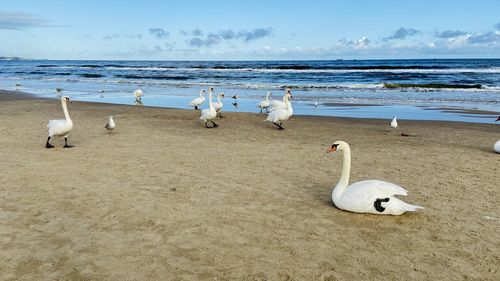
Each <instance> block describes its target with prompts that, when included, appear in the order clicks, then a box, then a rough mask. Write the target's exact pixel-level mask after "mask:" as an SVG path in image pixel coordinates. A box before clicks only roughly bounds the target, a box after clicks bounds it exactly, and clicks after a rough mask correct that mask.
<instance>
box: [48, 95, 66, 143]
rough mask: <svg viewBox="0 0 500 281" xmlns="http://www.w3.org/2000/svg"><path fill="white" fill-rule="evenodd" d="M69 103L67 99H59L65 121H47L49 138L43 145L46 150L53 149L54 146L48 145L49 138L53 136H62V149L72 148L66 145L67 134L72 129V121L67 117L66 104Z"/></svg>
mask: <svg viewBox="0 0 500 281" xmlns="http://www.w3.org/2000/svg"><path fill="white" fill-rule="evenodd" d="M68 102H71V101H70V100H69V97H67V96H64V97H61V105H62V108H63V112H64V117H65V118H66V119H60V120H49V123H48V124H47V128H48V129H49V137H48V138H47V142H46V143H45V147H46V148H53V147H54V146H53V145H51V144H50V143H49V141H50V138H51V137H53V136H56V137H61V136H64V148H70V147H73V146H72V145H68V134H69V133H70V132H71V130H72V129H73V121H71V118H70V117H69V113H68V107H67V105H66V104H67V103H68Z"/></svg>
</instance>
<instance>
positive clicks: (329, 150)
mask: <svg viewBox="0 0 500 281" xmlns="http://www.w3.org/2000/svg"><path fill="white" fill-rule="evenodd" d="M335 151H337V147H336V146H332V147H330V148H328V149H327V150H326V153H331V152H335Z"/></svg>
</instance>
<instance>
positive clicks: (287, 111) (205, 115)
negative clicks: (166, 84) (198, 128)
mask: <svg viewBox="0 0 500 281" xmlns="http://www.w3.org/2000/svg"><path fill="white" fill-rule="evenodd" d="M213 92H214V88H213V87H210V88H208V108H206V109H203V110H202V111H201V116H200V120H201V121H202V122H203V123H204V124H205V127H206V128H215V127H217V126H218V125H217V124H216V123H214V119H215V118H216V117H217V116H219V117H220V118H223V116H222V114H221V111H222V106H223V105H224V104H223V103H222V101H221V98H224V93H223V92H220V93H219V94H218V95H217V102H213V101H212V96H213ZM205 93H206V92H205V90H204V89H203V90H201V91H200V93H199V96H198V97H196V98H194V99H193V100H191V101H190V102H189V103H188V105H189V106H191V107H193V108H194V109H195V110H199V109H200V108H199V107H200V106H201V105H202V104H203V103H204V102H205V96H204V94H205ZM270 95H271V92H268V93H267V94H266V98H265V99H264V100H263V101H261V102H260V103H259V104H258V105H257V108H260V113H262V111H263V110H264V109H265V110H266V112H267V114H268V116H267V119H266V120H265V121H267V122H271V123H273V124H274V125H276V126H277V127H278V129H280V130H283V129H284V128H283V121H285V120H288V119H289V118H290V117H292V115H293V108H292V103H291V101H290V99H291V98H292V91H291V90H290V89H286V90H285V94H284V95H283V101H279V100H269V96H270ZM232 98H233V99H234V100H235V103H237V99H238V95H234V96H232ZM233 105H234V103H233ZM209 122H210V123H211V124H212V125H211V126H210V127H209V126H208V124H209Z"/></svg>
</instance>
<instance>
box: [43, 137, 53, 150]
mask: <svg viewBox="0 0 500 281" xmlns="http://www.w3.org/2000/svg"><path fill="white" fill-rule="evenodd" d="M49 141H50V137H48V138H47V142H46V143H45V148H53V147H54V146H53V145H52V144H50V143H49Z"/></svg>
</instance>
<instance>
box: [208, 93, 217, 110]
mask: <svg viewBox="0 0 500 281" xmlns="http://www.w3.org/2000/svg"><path fill="white" fill-rule="evenodd" d="M208 106H209V107H210V110H212V109H214V105H213V104H212V91H210V92H208ZM214 110H215V109H214Z"/></svg>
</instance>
